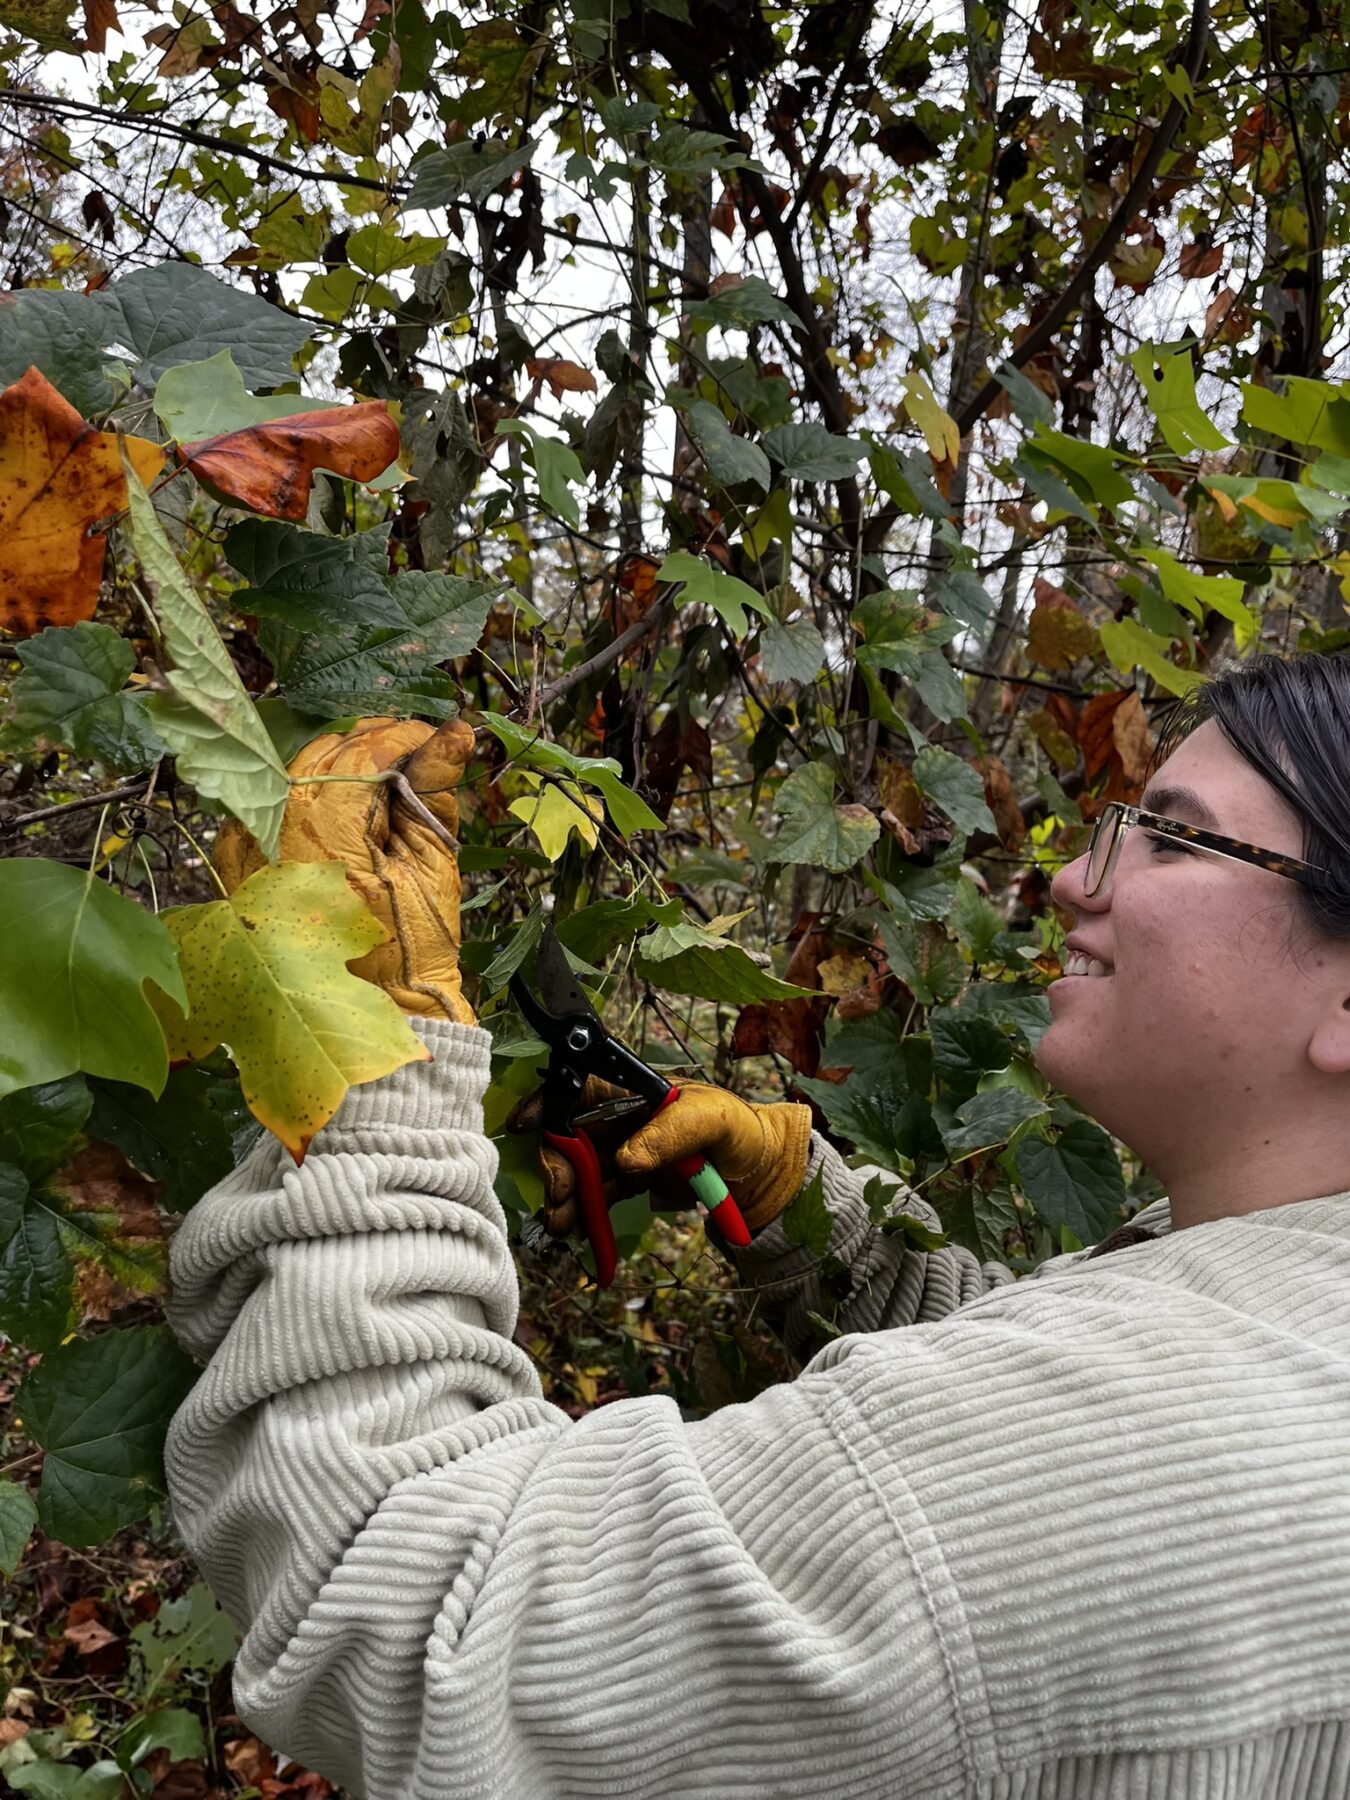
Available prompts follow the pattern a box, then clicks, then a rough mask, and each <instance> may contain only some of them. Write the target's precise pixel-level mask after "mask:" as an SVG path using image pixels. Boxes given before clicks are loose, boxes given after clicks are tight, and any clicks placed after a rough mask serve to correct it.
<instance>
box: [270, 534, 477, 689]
mask: <svg viewBox="0 0 1350 1800" xmlns="http://www.w3.org/2000/svg"><path fill="white" fill-rule="evenodd" d="M361 535H362V536H363V537H364V536H366V535H371V536H373V535H374V534H373V533H372V534H366V533H362V534H361ZM348 541H351V540H348ZM389 591H390V595H391V598H392V600H393V602H394V604H395V605H396V606H397V607H398V609H399V611H400V612H401V614H402V617H403V620H404V623H403V624H401V625H398V626H393V625H343V626H333V627H330V628H328V629H327V630H324V631H321V632H303V631H298V630H296V629H294V628H293V627H291V626H289V625H283V624H280V623H279V622H278V623H273V622H269V623H267V624H265V625H263V626H262V627H261V628H260V630H259V632H258V641H259V643H260V644H261V646H262V649H263V653H264V655H265V656H266V657H267V659H268V661H269V662H270V663H271V664H272V667H273V669H274V670H275V671H276V676H277V680H278V682H279V683H280V685H281V688H282V690H283V692H284V694H285V697H286V699H287V700H288V701H289V702H290V704H291V705H292V706H293V707H296V708H298V709H300V710H301V711H303V712H311V713H317V714H319V715H320V716H321V717H324V718H329V719H339V718H345V717H347V716H349V715H351V714H355V715H357V716H358V717H359V716H362V715H365V714H371V713H380V714H385V713H389V714H395V715H399V716H403V715H407V714H409V713H412V714H416V715H417V716H418V717H421V718H427V719H435V720H441V719H449V718H453V717H454V715H455V713H456V711H457V710H458V705H457V696H458V691H459V690H458V688H457V686H456V684H455V682H454V681H453V680H452V679H451V678H450V677H449V676H448V675H445V674H443V673H442V672H441V671H440V670H439V669H438V668H437V666H436V665H437V664H438V663H441V662H449V661H451V660H453V658H455V657H457V656H466V655H467V654H468V653H469V652H470V651H471V650H473V649H474V648H475V647H476V646H477V643H478V640H479V638H480V637H481V636H482V634H483V626H484V625H485V623H486V622H487V616H488V613H489V612H490V611H491V610H492V606H493V603H494V602H495V601H496V599H497V598H498V597H499V595H500V594H501V592H502V590H501V588H500V586H498V585H497V584H495V583H492V582H486V581H469V580H467V579H465V578H464V577H462V576H458V575H432V574H423V573H421V572H420V571H416V572H414V571H410V572H407V573H404V574H400V575H397V576H395V577H394V579H393V581H392V582H391V583H390V587H389Z"/></svg>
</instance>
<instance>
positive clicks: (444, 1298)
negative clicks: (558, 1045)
mask: <svg viewBox="0 0 1350 1800" xmlns="http://www.w3.org/2000/svg"><path fill="white" fill-rule="evenodd" d="M418 1028H419V1029H420V1030H421V1031H422V1032H423V1034H424V1035H425V1037H426V1039H427V1042H428V1043H429V1045H430V1046H431V1048H432V1050H433V1053H434V1057H435V1061H434V1063H433V1064H431V1065H414V1066H412V1067H411V1068H408V1069H405V1070H401V1071H399V1072H398V1074H396V1075H395V1076H393V1077H391V1078H389V1079H388V1080H387V1081H385V1082H383V1083H380V1084H376V1085H374V1086H372V1087H369V1088H361V1089H357V1090H354V1091H353V1092H352V1093H351V1094H350V1095H349V1096H348V1097H347V1100H346V1101H345V1102H344V1104H343V1108H342V1110H341V1112H340V1114H339V1115H338V1118H337V1119H336V1120H335V1121H334V1123H333V1124H332V1125H331V1126H330V1127H329V1128H328V1129H327V1130H326V1131H325V1132H323V1133H321V1134H320V1136H319V1137H318V1138H316V1139H315V1142H314V1144H313V1146H312V1147H311V1150H310V1154H309V1157H308V1158H307V1160H306V1162H305V1164H304V1166H303V1167H302V1168H300V1169H295V1168H294V1167H292V1166H291V1165H290V1162H289V1158H287V1157H286V1156H285V1154H284V1152H279V1151H277V1150H276V1149H275V1147H273V1146H271V1145H270V1143H269V1144H267V1145H263V1146H260V1147H259V1148H258V1149H257V1150H255V1151H254V1153H253V1154H252V1156H251V1157H250V1158H249V1159H248V1160H247V1161H246V1162H245V1163H244V1164H243V1165H241V1167H240V1169H239V1170H238V1171H237V1172H236V1173H235V1174H234V1175H233V1176H232V1177H231V1178H230V1179H229V1180H228V1181H227V1182H225V1183H223V1184H222V1185H221V1186H220V1187H218V1188H217V1189H215V1190H214V1191H213V1192H212V1193H211V1194H210V1195H208V1196H207V1198H206V1199H205V1200H203V1201H202V1202H201V1203H200V1204H199V1205H198V1207H196V1208H195V1209H194V1210H193V1212H192V1213H190V1214H189V1215H188V1217H187V1218H186V1220H185V1221H184V1223H183V1226H182V1229H181V1230H180V1232H179V1234H178V1237H177V1239H176V1240H175V1243H174V1246H173V1251H172V1273H173V1282H174V1301H173V1310H172V1317H173V1322H174V1324H175V1327H176V1329H177V1330H178V1332H179V1334H180V1336H181V1337H182V1339H183V1341H184V1342H185V1343H187V1344H189V1345H190V1346H191V1347H192V1348H193V1349H194V1350H195V1351H196V1352H197V1354H198V1355H200V1356H202V1357H208V1358H209V1359H210V1360H209V1362H208V1365H207V1368H206V1371H205V1373H204V1374H203V1376H202V1378H201V1380H200V1381H199V1383H198V1385H197V1387H196V1388H195V1389H194V1391H193V1393H192V1394H191V1395H190V1396H189V1398H188V1400H187V1401H186V1402H185V1404H184V1406H183V1407H182V1409H181V1410H180V1412H179V1414H178V1415H177V1417H176V1418H175V1420H174V1424H173V1428H172V1431H171V1433H170V1439H169V1445H168V1455H167V1461H168V1470H169V1481H170V1490H171V1495H172V1499H173V1503H174V1507H175V1511H176V1514H177V1518H178V1521H179V1524H180V1526H181V1528H182V1531H183V1534H184V1537H185V1539H186V1541H187V1543H188V1545H189V1547H190V1548H191V1550H192V1552H193V1554H194V1555H195V1556H196V1557H197V1559H198V1561H199V1562H200V1564H201V1566H202V1568H203V1570H204V1572H205V1573H206V1575H207V1577H208V1578H209V1580H210V1581H211V1582H212V1584H213V1586H214V1587H215V1589H216V1591H217V1592H218V1594H219V1595H220V1597H221V1599H222V1601H223V1602H224V1604H225V1605H226V1606H227V1607H228V1608H229V1610H230V1612H231V1613H232V1614H233V1616H234V1617H235V1619H236V1620H237V1622H238V1623H239V1625H240V1626H241V1628H242V1630H243V1632H244V1642H243V1647H242V1650H241V1653H240V1656H239V1659H238V1662H237V1665H236V1701H237V1704H238V1707H239V1710H240V1712H241V1714H242V1716H243V1717H244V1718H245V1719H246V1720H247V1721H248V1723H249V1724H250V1725H251V1726H252V1727H253V1728H254V1729H255V1730H257V1731H258V1732H259V1733H260V1734H261V1735H262V1736H263V1737H265V1738H266V1739H267V1740H268V1741H269V1742H271V1743H272V1744H274V1745H275V1746H276V1747H277V1748H278V1749H280V1750H283V1751H285V1752H286V1753H288V1754H289V1755H292V1756H294V1757H296V1758H298V1759H300V1760H301V1761H303V1762H305V1763H308V1764H310V1765H311V1766H312V1767H315V1768H317V1769H319V1770H321V1771H322V1772H323V1773H325V1774H328V1775H329V1776H331V1777H332V1778H333V1779H334V1780H336V1781H339V1782H341V1783H342V1784H344V1785H345V1786H346V1787H348V1788H349V1789H350V1790H351V1791H352V1792H353V1793H355V1794H358V1795H368V1796H370V1797H371V1800H450V1797H452V1796H453V1797H456V1800H467V1797H470V1796H472V1797H473V1800H552V1797H554V1796H560V1797H573V1796H575V1797H577V1800H580V1797H582V1796H600V1795H608V1796H624V1797H625V1800H655V1797H657V1796H660V1797H663V1800H665V1797H669V1800H714V1797H716V1800H724V1797H726V1796H732V1795H736V1796H764V1797H769V1796H774V1797H777V1796H799V1797H801V1800H808V1797H810V1800H817V1797H819V1796H825V1795H830V1796H833V1795H841V1796H848V1797H850V1800H866V1797H870V1796H876V1797H877V1800H881V1797H882V1796H885V1797H886V1800H947V1797H951V1800H956V1797H957V1796H962V1797H965V1796H976V1797H978V1800H985V1797H986V1796H987V1797H989V1800H1032V1797H1035V1800H1048V1797H1049V1796H1055V1797H1056V1800H1069V1797H1070V1796H1074V1797H1083V1800H1126V1797H1127V1796H1128V1797H1129V1800H1134V1797H1135V1796H1140V1797H1143V1796H1148V1800H1193V1797H1194V1796H1205V1797H1206V1800H1258V1796H1259V1800H1267V1796H1275V1797H1276V1800H1322V1797H1323V1796H1325V1797H1326V1800H1331V1796H1333V1795H1334V1796H1335V1797H1336V1800H1345V1793H1346V1785H1345V1779H1344V1778H1345V1773H1346V1769H1347V1766H1350V1765H1348V1764H1347V1733H1346V1731H1345V1729H1344V1728H1343V1726H1344V1721H1345V1719H1346V1718H1347V1717H1350V1531H1348V1530H1347V1525H1346V1521H1347V1518H1350V1474H1348V1471H1350V1229H1347V1222H1346V1214H1345V1212H1344V1210H1343V1208H1342V1207H1340V1206H1339V1205H1338V1204H1335V1203H1332V1202H1327V1201H1318V1202H1305V1203H1303V1204H1301V1205H1299V1206H1293V1207H1286V1208H1282V1209H1279V1210H1278V1211H1275V1212H1271V1213H1267V1214H1260V1215H1253V1216H1252V1217H1250V1218H1248V1219H1243V1220H1232V1221H1223V1222H1221V1223H1219V1224H1217V1225H1209V1226H1203V1227H1198V1228H1196V1229H1194V1230H1192V1231H1188V1232H1184V1233H1179V1234H1174V1235H1173V1236H1170V1237H1168V1238H1165V1239H1163V1240H1161V1241H1159V1242H1156V1243H1148V1244H1143V1245H1140V1246H1138V1247H1135V1248H1131V1249H1126V1250H1122V1251H1120V1252H1118V1253H1115V1254H1113V1255H1112V1256H1109V1257H1106V1258H1103V1259H1101V1260H1100V1261H1099V1262H1091V1261H1088V1262H1080V1263H1076V1264H1073V1265H1071V1266H1067V1267H1064V1268H1061V1269H1056V1270H1054V1271H1052V1272H1051V1273H1050V1274H1049V1275H1048V1276H1047V1277H1046V1278H1045V1279H1042V1280H1038V1281H1036V1282H1026V1283H1021V1284H1018V1285H1016V1286H1013V1287H1011V1288H1000V1289H996V1290H994V1291H991V1292H988V1293H986V1294H984V1295H983V1296H982V1297H978V1298H975V1299H974V1300H973V1301H971V1302H970V1303H969V1304H967V1305H966V1306H964V1307H962V1308H961V1310H959V1311H957V1312H955V1313H952V1314H950V1315H949V1316H948V1317H946V1318H944V1319H941V1320H939V1321H937V1322H933V1323H918V1324H915V1325H913V1326H911V1327H910V1328H908V1329H906V1330H901V1331H888V1330H882V1331H878V1332H875V1333H873V1334H872V1335H870V1336H866V1337H861V1336H855V1337H848V1338H844V1339H842V1340H839V1341H837V1342H835V1343H833V1344H832V1345H830V1346H829V1348H828V1349H827V1350H826V1351H824V1352H823V1353H822V1354H821V1355H820V1356H818V1357H817V1358H816V1359H815V1360H814V1361H813V1362H812V1363H811V1364H810V1365H809V1366H808V1368H807V1369H806V1370H805V1371H804V1373H803V1374H802V1376H801V1377H800V1378H799V1379H798V1380H797V1381H795V1382H792V1383H789V1384H787V1385H784V1386H782V1387H779V1388H775V1389H772V1390H770V1391H769V1392H768V1393H766V1394H763V1395H761V1396H760V1397H759V1398H758V1399H757V1400H756V1401H755V1402H754V1403H753V1404H752V1405H750V1406H743V1407H730V1408H727V1409H725V1410H724V1411H722V1412H719V1413H717V1414H715V1415H714V1416H713V1417H712V1418H710V1419H707V1420H705V1421H702V1422H700V1423H698V1424H694V1425H687V1424H684V1423H683V1422H682V1421H681V1419H680V1417H679V1414H678V1412H677V1410H676V1408H675V1407H674V1406H673V1405H672V1404H671V1403H670V1402H669V1401H667V1400H662V1399H647V1400H636V1401H627V1402H621V1403H619V1404H617V1405H613V1406H608V1407H605V1408H602V1409H601V1410H599V1411H597V1412H595V1413H592V1414H591V1415H590V1416H589V1417H587V1418H585V1419H583V1420H581V1421H580V1422H578V1423H573V1422H571V1421H569V1420H568V1419H567V1418H565V1417H564V1416H563V1415H562V1414H561V1413H559V1412H558V1411H557V1410H555V1409H554V1408H552V1407H551V1406H549V1405H548V1404H547V1403H546V1402H545V1401H544V1400H543V1399H542V1397H541V1394H540V1390H539V1384H538V1381H537V1379H536V1377H535V1374H534V1372H533V1370H532V1368H531V1366H530V1364H529V1363H528V1361H527V1359H526V1358H525V1357H523V1356H522V1355H521V1353H520V1352H519V1351H518V1350H517V1349H516V1348H515V1346H514V1345H513V1344H512V1343H511V1342H510V1332H511V1329H512V1326H513V1323H514V1317H515V1307H516V1286H515V1279H514V1274H513V1271H512V1266H511V1261H510V1255H509V1251H508V1248H507V1244H506V1237H505V1230H504V1221H503V1219H502V1216H501V1214H500V1211H499V1210H498V1207H497V1204H496V1201H495V1199H494V1198H493V1194H492V1186H491V1177H492V1173H493V1151H492V1148H491V1146H490V1144H489V1143H488V1142H487V1141H486V1140H485V1139H484V1138H483V1137H482V1135H481V1117H480V1112H479V1106H480V1095H481V1092H482V1087H483V1084H484V1081H485V1078H486V1069H487V1053H488V1041H487V1039H486V1037H485V1036H484V1035H483V1034H481V1033H479V1032H477V1031H475V1030H472V1029H469V1028H465V1027H457V1026H449V1025H437V1024H430V1025H419V1027H418ZM1337 1782H1339V1783H1340V1785H1339V1786H1337V1785H1335V1783H1337Z"/></svg>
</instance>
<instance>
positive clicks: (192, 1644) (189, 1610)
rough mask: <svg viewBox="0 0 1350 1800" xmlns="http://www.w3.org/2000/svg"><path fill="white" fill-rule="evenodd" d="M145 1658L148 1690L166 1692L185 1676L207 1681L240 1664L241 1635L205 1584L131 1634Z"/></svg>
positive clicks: (163, 1608) (167, 1604)
mask: <svg viewBox="0 0 1350 1800" xmlns="http://www.w3.org/2000/svg"><path fill="white" fill-rule="evenodd" d="M131 1641H132V1643H133V1644H134V1645H135V1646H136V1649H137V1651H138V1652H139V1653H140V1658H141V1662H142V1664H143V1666H144V1672H145V1685H146V1686H147V1687H160V1686H161V1685H165V1684H169V1683H172V1682H175V1681H178V1680H179V1679H180V1678H181V1677H182V1676H184V1675H196V1676H199V1677H201V1678H202V1679H203V1680H209V1679H210V1678H211V1676H213V1675H218V1674H219V1673H220V1671H221V1670H222V1669H223V1668H224V1667H225V1665H226V1663H230V1662H233V1661H234V1653H235V1650H236V1649H237V1648H238V1643H239V1635H238V1633H237V1632H236V1631H235V1629H234V1626H233V1625H232V1624H231V1623H230V1621H229V1619H228V1618H227V1616H226V1614H225V1612H224V1610H223V1609H222V1608H221V1606H220V1605H219V1604H218V1602H217V1600H216V1597H215V1595H214V1594H213V1593H212V1592H211V1590H210V1588H209V1587H207V1585H206V1583H205V1582H204V1581H198V1582H194V1584H193V1585H192V1586H191V1587H190V1588H189V1589H188V1591H187V1593H186V1594H180V1595H179V1596H178V1598H177V1599H176V1600H166V1601H165V1602H164V1604H163V1605H162V1606H161V1607H160V1609H159V1611H158V1612H157V1613H156V1614H155V1616H154V1618H153V1619H147V1620H146V1621H145V1623H144V1624H142V1625H138V1626H137V1627H136V1628H135V1630H134V1631H133V1632H132V1633H131Z"/></svg>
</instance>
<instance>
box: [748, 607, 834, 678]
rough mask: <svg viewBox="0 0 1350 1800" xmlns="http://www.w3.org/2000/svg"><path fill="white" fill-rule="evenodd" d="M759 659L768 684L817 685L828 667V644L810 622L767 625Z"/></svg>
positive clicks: (806, 620) (800, 620) (775, 621)
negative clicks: (794, 683)
mask: <svg viewBox="0 0 1350 1800" xmlns="http://www.w3.org/2000/svg"><path fill="white" fill-rule="evenodd" d="M759 659H760V664H761V666H762V667H763V670H764V678H765V680H766V681H798V682H801V683H802V684H803V685H805V684H806V683H807V682H809V681H814V680H815V678H816V676H817V675H819V673H820V671H821V670H822V669H823V668H824V666H825V640H824V638H823V637H822V636H821V635H820V633H819V631H817V629H816V627H815V626H814V625H813V624H812V623H811V621H810V620H809V619H794V620H793V621H792V622H791V624H789V625H780V624H779V623H778V620H777V619H769V620H768V621H766V623H765V626H764V630H763V632H762V633H761V635H760V640H759Z"/></svg>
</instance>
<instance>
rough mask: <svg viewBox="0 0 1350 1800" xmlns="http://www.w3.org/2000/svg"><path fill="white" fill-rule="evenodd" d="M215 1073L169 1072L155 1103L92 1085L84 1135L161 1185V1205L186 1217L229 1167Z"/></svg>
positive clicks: (130, 1091)
mask: <svg viewBox="0 0 1350 1800" xmlns="http://www.w3.org/2000/svg"><path fill="white" fill-rule="evenodd" d="M217 1079H218V1078H217V1076H216V1074H215V1072H214V1070H212V1069H210V1068H207V1067H204V1066H203V1065H202V1064H200V1063H189V1064H187V1065H185V1066H184V1067H182V1068H178V1069H171V1070H170V1071H169V1079H168V1081H167V1082H166V1083H165V1085H164V1092H163V1093H162V1094H161V1095H160V1097H159V1099H158V1100H154V1099H152V1098H151V1097H150V1095H149V1094H147V1093H144V1092H143V1091H142V1090H141V1089H140V1088H136V1087H130V1086H128V1084H127V1083H126V1082H124V1081H97V1082H95V1084H94V1091H93V1096H92V1099H93V1110H92V1111H91V1112H90V1114H89V1135H90V1137H94V1138H98V1139H100V1140H101V1141H102V1142H103V1143H106V1144H115V1145H116V1146H117V1148H118V1149H119V1150H120V1151H121V1152H122V1154H123V1156H125V1157H126V1159H127V1161H128V1162H129V1163H130V1164H131V1165H132V1167H133V1168H136V1169H139V1170H140V1172H141V1174H142V1175H148V1176H149V1177H150V1179H151V1180H152V1181H162V1182H163V1183H164V1192H163V1193H162V1195H161V1196H160V1200H161V1203H162V1204H163V1205H164V1206H167V1207H169V1208H170V1209H171V1210H172V1211H174V1212H186V1211H187V1209H188V1208H189V1207H190V1206H192V1205H194V1204H195V1203H196V1202H197V1201H198V1200H200V1199H201V1197H202V1195H203V1194H204V1193H205V1192H206V1190H207V1189H208V1188H209V1187H213V1186H214V1185H215V1183H216V1182H218V1181H220V1180H222V1179H223V1177H224V1176H226V1175H228V1174H229V1173H230V1170H231V1169H232V1168H233V1167H234V1158H233V1156H232V1155H231V1152H230V1133H229V1128H228V1127H227V1125H226V1123H225V1120H224V1119H223V1118H222V1117H221V1115H220V1113H218V1112H217V1111H216V1109H215V1107H214V1106H213V1105H212V1103H211V1090H212V1089H213V1087H214V1086H215V1085H216V1082H217Z"/></svg>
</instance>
